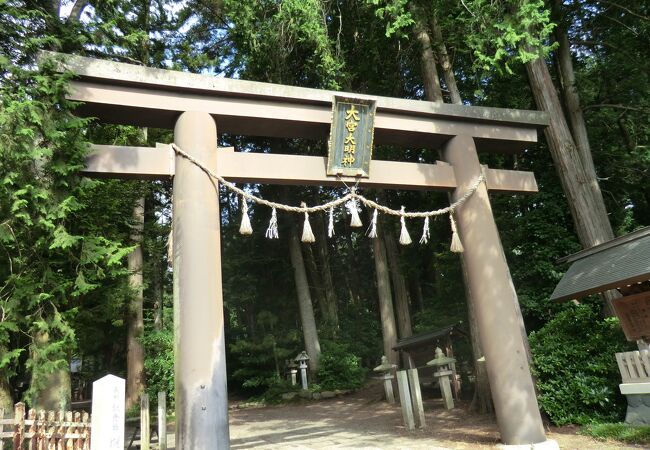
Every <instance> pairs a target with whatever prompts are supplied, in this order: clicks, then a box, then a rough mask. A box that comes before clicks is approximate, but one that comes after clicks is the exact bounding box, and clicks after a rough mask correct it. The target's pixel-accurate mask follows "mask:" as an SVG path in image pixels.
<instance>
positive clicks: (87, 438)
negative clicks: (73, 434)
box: [75, 411, 92, 450]
mask: <svg viewBox="0 0 650 450" xmlns="http://www.w3.org/2000/svg"><path fill="white" fill-rule="evenodd" d="M77 414H79V413H75V417H76V415H77ZM75 422H76V421H75ZM81 422H82V423H83V427H84V432H83V435H84V439H83V441H82V444H81V445H82V447H81V450H90V443H91V442H92V437H91V431H92V428H89V427H92V425H91V423H90V417H89V416H88V413H87V412H86V411H84V412H83V414H82V415H81Z"/></svg>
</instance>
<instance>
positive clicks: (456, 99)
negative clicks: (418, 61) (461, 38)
mask: <svg viewBox="0 0 650 450" xmlns="http://www.w3.org/2000/svg"><path fill="white" fill-rule="evenodd" d="M431 29H432V30H433V39H434V40H435V44H436V49H437V53H438V60H439V61H440V65H441V66H442V72H443V74H444V77H445V84H446V85H447V89H449V98H450V99H451V102H452V103H455V104H458V105H460V104H462V103H463V99H462V98H461V97H460V91H459V90H458V84H456V77H455V76H454V70H453V67H452V64H451V59H450V58H449V54H448V53H447V46H446V45H445V41H444V39H443V37H442V29H441V28H440V25H439V24H438V20H437V19H436V16H435V15H432V16H431Z"/></svg>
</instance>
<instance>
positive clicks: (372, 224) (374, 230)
mask: <svg viewBox="0 0 650 450" xmlns="http://www.w3.org/2000/svg"><path fill="white" fill-rule="evenodd" d="M368 237H369V238H372V239H374V238H376V237H377V210H376V209H375V210H374V211H373V213H372V221H371V222H370V232H368Z"/></svg>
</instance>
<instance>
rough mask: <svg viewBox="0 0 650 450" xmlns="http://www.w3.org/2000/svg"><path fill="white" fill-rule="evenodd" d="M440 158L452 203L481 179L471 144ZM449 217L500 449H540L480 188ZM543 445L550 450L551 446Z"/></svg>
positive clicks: (458, 144)
mask: <svg viewBox="0 0 650 450" xmlns="http://www.w3.org/2000/svg"><path fill="white" fill-rule="evenodd" d="M442 156H443V159H444V160H445V161H446V162H448V163H450V164H451V165H452V166H453V168H454V173H455V175H456V182H457V183H458V186H457V188H456V190H455V192H454V194H453V200H452V201H455V200H456V199H457V198H458V197H460V196H462V195H463V193H464V192H466V191H467V189H468V188H469V187H470V185H471V184H472V183H473V182H474V180H476V177H477V176H479V175H480V173H481V165H480V163H479V160H478V155H477V153H476V146H475V144H474V140H473V139H472V137H470V136H456V137H454V138H452V139H450V140H449V141H448V142H447V144H446V145H445V147H444V150H443V155H442ZM455 217H456V220H457V222H458V232H459V234H460V238H461V241H462V243H463V247H464V248H465V251H464V253H463V259H464V263H465V270H466V272H467V274H466V283H469V289H470V291H471V293H472V295H471V300H472V302H473V307H474V311H475V314H476V319H477V323H478V328H479V335H480V341H481V346H482V347H483V353H484V355H485V362H486V366H487V371H488V377H489V379H490V388H491V391H492V400H493V401H494V410H495V412H496V416H497V422H498V424H499V430H500V432H501V440H502V441H503V443H504V444H506V445H526V444H527V445H530V444H538V443H542V442H544V441H546V437H545V435H544V428H543V425H542V418H541V415H540V412H539V407H538V405H537V398H536V395H535V388H534V386H533V381H532V378H531V374H530V367H529V365H528V357H527V353H526V347H525V344H524V335H525V331H524V330H523V323H522V322H521V318H520V313H519V303H518V300H517V293H516V292H515V288H514V285H513V283H512V278H511V276H510V270H509V269H508V264H507V263H506V258H505V254H504V252H503V247H502V246H501V240H500V238H499V232H498V231H497V227H496V223H495V222H494V216H493V214H492V207H491V206H490V199H489V197H488V191H487V189H486V187H485V184H484V183H483V184H482V185H481V186H480V187H479V188H478V190H477V191H476V192H475V193H474V195H472V196H471V197H470V198H469V199H468V200H467V201H466V202H465V203H464V204H463V205H462V206H460V207H459V208H458V209H457V211H456V215H455ZM547 442H549V444H547V445H549V448H553V446H552V445H553V444H554V442H553V444H551V442H552V441H547ZM554 448H557V444H555V446H554Z"/></svg>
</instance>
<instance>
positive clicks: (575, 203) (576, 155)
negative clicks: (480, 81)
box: [526, 58, 614, 248]
mask: <svg viewBox="0 0 650 450" xmlns="http://www.w3.org/2000/svg"><path fill="white" fill-rule="evenodd" d="M526 71H527V72H528V77H529V80H530V86H531V90H532V92H533V96H534V98H535V102H536V103H537V107H538V108H539V109H541V110H542V111H548V112H549V113H550V119H551V123H550V126H548V127H546V128H545V129H544V134H545V136H546V140H547V141H548V145H549V150H550V151H551V156H552V157H553V161H554V163H555V167H556V170H557V172H558V175H559V177H560V181H561V182H562V187H563V189H564V192H565V194H566V196H567V199H568V202H569V209H570V210H571V215H572V217H573V221H574V224H575V227H576V232H577V233H578V238H579V239H580V242H581V243H582V245H583V246H584V247H585V248H588V247H592V246H594V245H598V244H602V243H603V242H607V241H609V240H610V239H612V238H613V237H614V233H613V232H612V227H611V225H610V223H609V219H608V217H607V211H606V210H605V203H604V201H603V195H602V193H601V191H600V186H599V185H598V180H597V178H596V175H595V173H594V172H593V171H592V170H590V169H589V166H590V164H584V163H583V161H582V160H583V157H582V155H580V152H579V151H578V149H577V147H576V145H575V142H574V140H573V136H572V135H571V131H570V130H569V126H568V124H567V121H566V119H565V117H564V113H563V111H562V106H561V104H560V99H559V97H558V95H557V92H556V91H555V86H553V81H552V80H551V74H550V73H549V70H548V67H547V65H546V61H544V59H543V58H537V59H536V60H534V61H530V62H528V63H527V64H526ZM589 159H591V154H589ZM591 165H593V163H591Z"/></svg>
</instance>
